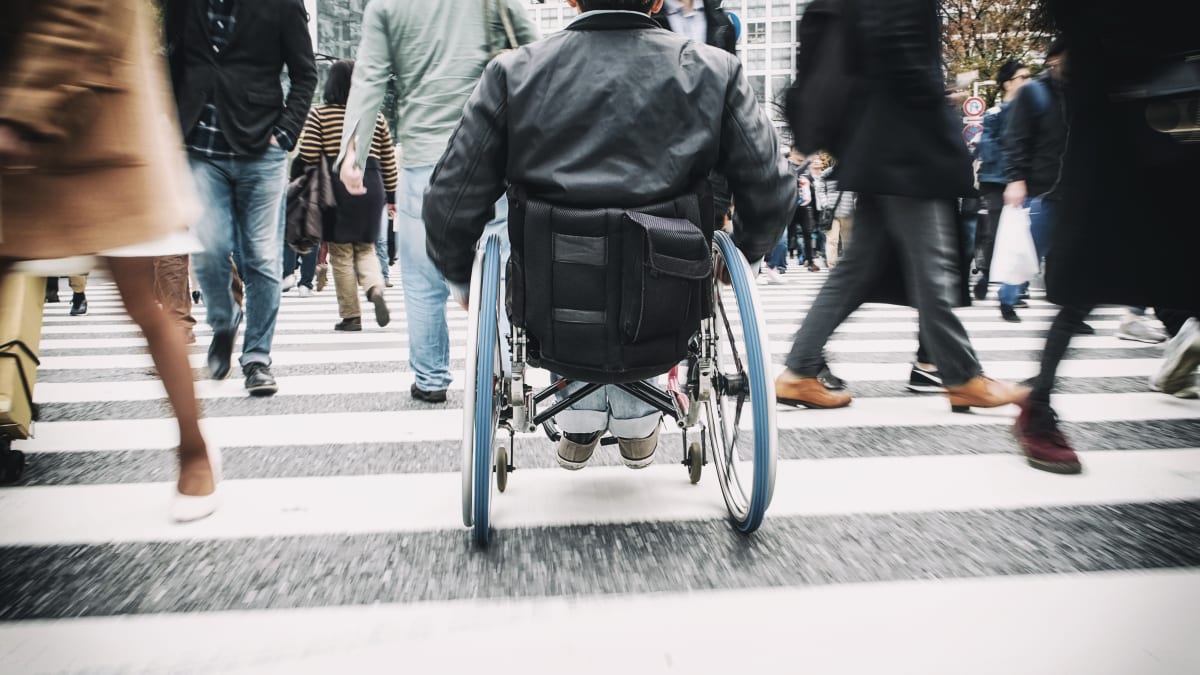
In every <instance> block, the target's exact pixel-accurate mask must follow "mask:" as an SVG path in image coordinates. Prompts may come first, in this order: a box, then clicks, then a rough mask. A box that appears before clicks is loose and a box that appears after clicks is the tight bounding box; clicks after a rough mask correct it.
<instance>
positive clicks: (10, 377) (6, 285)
mask: <svg viewBox="0 0 1200 675" xmlns="http://www.w3.org/2000/svg"><path fill="white" fill-rule="evenodd" d="M45 296H46V279H45V278H43V277H31V276H26V275H24V274H16V273H9V274H5V275H4V276H3V277H0V441H3V440H5V439H8V440H12V439H18V438H29V436H30V434H31V433H32V430H33V429H32V424H33V386H34V384H35V383H36V382H37V367H38V342H39V341H40V340H41V337H42V305H43V304H44V302H45Z"/></svg>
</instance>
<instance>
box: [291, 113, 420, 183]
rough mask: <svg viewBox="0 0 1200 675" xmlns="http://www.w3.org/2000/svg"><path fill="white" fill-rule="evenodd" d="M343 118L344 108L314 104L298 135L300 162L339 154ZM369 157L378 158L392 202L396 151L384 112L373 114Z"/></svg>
mask: <svg viewBox="0 0 1200 675" xmlns="http://www.w3.org/2000/svg"><path fill="white" fill-rule="evenodd" d="M345 119H346V107H345V106H342V105H336V104H333V103H327V104H325V105H321V106H317V107H315V108H313V109H312V110H311V111H310V112H309V113H308V120H307V121H306V122H305V123H304V131H303V132H301V134H300V157H299V159H300V161H302V162H305V163H306V164H316V163H317V161H318V160H319V159H320V157H321V153H325V156H326V157H328V158H330V159H332V158H334V157H337V156H338V152H339V151H340V150H341V143H342V125H343V123H344V121H345ZM368 156H369V157H374V158H375V159H377V160H379V167H380V170H381V171H382V173H383V189H384V190H385V191H386V192H387V200H388V203H389V204H390V203H394V202H395V196H396V184H397V181H398V178H399V170H398V169H397V166H396V150H395V148H393V147H392V134H391V132H390V131H389V130H388V124H387V120H385V119H384V118H383V115H376V116H375V135H374V137H373V138H372V139H371V152H370V154H369V155H368Z"/></svg>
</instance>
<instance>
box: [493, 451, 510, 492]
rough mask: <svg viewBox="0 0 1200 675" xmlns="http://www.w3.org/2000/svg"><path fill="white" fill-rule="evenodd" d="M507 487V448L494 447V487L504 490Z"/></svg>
mask: <svg viewBox="0 0 1200 675" xmlns="http://www.w3.org/2000/svg"><path fill="white" fill-rule="evenodd" d="M506 487H508V450H507V449H505V448H496V489H497V490H499V491H501V492H504V488H506Z"/></svg>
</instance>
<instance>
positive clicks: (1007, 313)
mask: <svg viewBox="0 0 1200 675" xmlns="http://www.w3.org/2000/svg"><path fill="white" fill-rule="evenodd" d="M1000 318H1002V319H1004V320H1005V321H1007V322H1009V323H1021V317H1019V316H1017V311H1016V310H1015V309H1013V306H1012V305H1000Z"/></svg>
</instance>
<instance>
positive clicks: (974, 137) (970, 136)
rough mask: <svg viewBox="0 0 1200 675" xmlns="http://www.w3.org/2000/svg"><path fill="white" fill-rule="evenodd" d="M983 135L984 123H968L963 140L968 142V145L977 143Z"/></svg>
mask: <svg viewBox="0 0 1200 675" xmlns="http://www.w3.org/2000/svg"><path fill="white" fill-rule="evenodd" d="M982 135H983V125H982V124H968V125H967V126H965V127H963V140H964V141H966V142H967V145H975V144H976V143H978V142H979V137H980V136H982Z"/></svg>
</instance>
